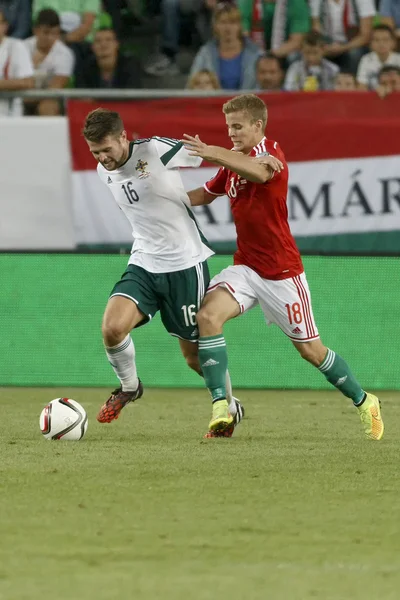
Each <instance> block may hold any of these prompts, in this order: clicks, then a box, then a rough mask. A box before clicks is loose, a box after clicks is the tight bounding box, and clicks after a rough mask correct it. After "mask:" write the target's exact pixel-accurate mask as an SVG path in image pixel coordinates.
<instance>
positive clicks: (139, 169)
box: [97, 137, 213, 273]
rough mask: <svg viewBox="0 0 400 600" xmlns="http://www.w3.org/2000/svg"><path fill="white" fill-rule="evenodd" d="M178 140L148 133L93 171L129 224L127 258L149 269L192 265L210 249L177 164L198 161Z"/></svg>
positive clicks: (160, 270) (167, 269) (165, 270)
mask: <svg viewBox="0 0 400 600" xmlns="http://www.w3.org/2000/svg"><path fill="white" fill-rule="evenodd" d="M201 160H202V159H201V158H198V157H196V156H189V153H188V151H187V150H186V149H185V148H184V146H183V144H182V142H179V141H178V140H173V139H169V138H161V137H152V138H147V139H143V140H137V141H135V142H131V143H130V152H129V158H128V160H127V161H126V162H125V164H124V165H123V166H122V167H120V168H119V169H116V170H114V171H107V169H105V168H104V167H103V166H102V165H101V164H100V163H99V164H98V166H97V172H98V174H99V176H100V178H101V180H102V181H103V182H104V183H105V184H106V185H107V186H108V187H109V188H110V190H111V192H112V194H113V196H114V198H115V200H116V202H117V204H118V205H119V207H120V208H121V210H122V211H123V212H124V214H125V216H126V217H127V219H128V221H129V222H130V224H131V226H132V236H133V239H134V242H133V246H132V253H131V257H130V259H129V264H134V265H138V266H139V267H142V268H143V269H146V271H150V272H151V273H168V272H172V271H181V270H183V269H188V268H189V267H193V266H194V265H196V264H197V263H199V262H202V261H204V260H206V259H207V258H208V257H209V256H211V255H212V254H213V251H212V250H210V248H209V247H208V246H207V241H206V240H205V238H204V236H203V234H202V232H201V231H200V229H199V227H198V225H197V223H196V221H195V218H194V216H193V214H192V211H191V209H190V202H189V198H188V196H187V194H186V192H185V190H184V187H183V183H182V179H181V176H180V173H179V167H199V166H200V164H201Z"/></svg>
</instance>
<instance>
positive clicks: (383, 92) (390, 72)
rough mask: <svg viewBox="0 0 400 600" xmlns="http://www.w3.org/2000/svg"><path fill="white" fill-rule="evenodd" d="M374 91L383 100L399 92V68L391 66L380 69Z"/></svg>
mask: <svg viewBox="0 0 400 600" xmlns="http://www.w3.org/2000/svg"><path fill="white" fill-rule="evenodd" d="M376 91H377V93H378V95H379V96H380V97H381V98H385V96H387V95H388V94H391V93H392V92H400V67H395V66H392V65H386V66H385V67H382V69H381V71H380V73H379V76H378V86H377V88H376Z"/></svg>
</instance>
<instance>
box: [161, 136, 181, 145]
mask: <svg viewBox="0 0 400 600" xmlns="http://www.w3.org/2000/svg"><path fill="white" fill-rule="evenodd" d="M158 137H159V139H160V140H163V141H165V142H172V143H173V144H178V143H179V142H180V140H177V139H176V138H169V137H160V136H158Z"/></svg>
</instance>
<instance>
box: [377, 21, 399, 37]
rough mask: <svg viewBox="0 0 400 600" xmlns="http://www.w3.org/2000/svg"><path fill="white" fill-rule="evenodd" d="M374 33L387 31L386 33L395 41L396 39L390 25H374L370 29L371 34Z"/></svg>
mask: <svg viewBox="0 0 400 600" xmlns="http://www.w3.org/2000/svg"><path fill="white" fill-rule="evenodd" d="M374 31H387V33H388V34H389V35H390V36H391V37H392V38H393V39H394V40H395V39H396V34H395V32H394V30H393V29H392V28H391V27H390V25H385V24H384V23H381V24H380V25H375V26H374V27H373V28H372V33H374Z"/></svg>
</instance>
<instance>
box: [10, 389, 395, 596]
mask: <svg viewBox="0 0 400 600" xmlns="http://www.w3.org/2000/svg"><path fill="white" fill-rule="evenodd" d="M108 391H109V390H102V389H11V388H2V389H0V452H1V455H0V456H1V460H0V493H1V504H0V599H1V600H50V599H55V600H120V599H135V600H158V599H160V600H211V599H216V598H226V599H229V600H306V599H312V600H315V599H320V600H333V599H334V600H375V599H376V600H378V599H379V600H392V599H393V600H398V599H399V598H400V478H399V462H400V461H399V430H400V402H399V400H400V397H399V395H398V394H397V396H396V394H392V393H389V392H385V393H382V394H380V397H381V399H382V402H383V417H384V419H385V425H386V431H385V437H384V439H383V440H382V441H381V442H378V443H374V442H370V441H368V440H366V439H364V437H363V433H362V430H361V425H360V422H359V419H358V415H357V413H356V411H355V409H354V408H352V406H351V403H350V402H349V401H347V400H346V399H344V398H342V397H341V396H340V394H338V393H336V392H335V391H333V392H319V393H318V392H304V391H301V392H296V391H290V392H286V391H271V390H270V391H261V390H260V391H252V390H243V391H241V392H240V393H238V396H239V397H240V398H241V399H242V401H243V403H244V405H245V407H246V409H247V415H248V417H247V418H246V420H245V421H244V422H243V423H242V424H241V425H240V427H239V428H238V429H237V431H236V434H235V437H234V438H232V439H217V440H215V439H212V440H204V439H202V435H203V434H204V433H205V430H206V425H207V422H208V418H209V411H210V405H209V399H208V397H207V394H206V392H205V391H201V390H200V391H199V390H178V391H175V390H155V389H148V390H146V391H145V396H144V397H143V398H142V399H141V400H140V401H138V402H137V403H136V404H135V405H133V406H128V407H127V408H126V409H125V410H124V411H123V414H122V415H121V417H120V419H119V420H118V421H116V422H114V423H112V424H110V425H100V424H99V423H97V422H96V419H95V416H96V413H97V410H98V408H99V406H100V405H101V403H102V402H103V401H104V399H105V398H106V397H107V395H108ZM61 395H62V396H69V397H72V398H74V399H75V400H77V401H78V402H81V403H82V404H83V405H84V406H85V407H86V409H87V412H88V415H89V428H88V432H87V435H86V438H85V439H84V440H83V441H81V442H78V443H74V442H48V441H46V440H44V439H43V438H42V436H41V434H40V431H39V425H38V419H39V414H40V411H41V409H42V408H43V406H44V405H45V404H46V403H47V401H49V400H51V399H53V398H55V397H57V396H61Z"/></svg>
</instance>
